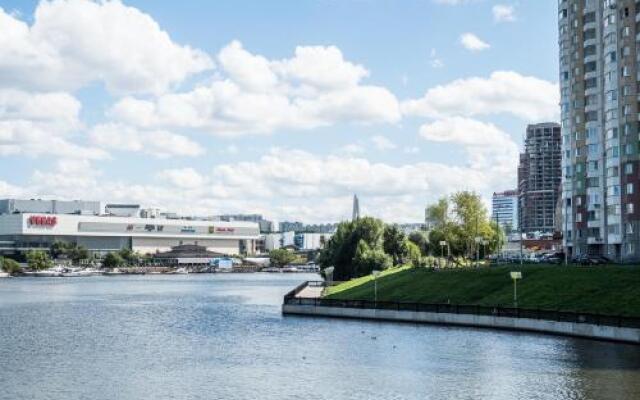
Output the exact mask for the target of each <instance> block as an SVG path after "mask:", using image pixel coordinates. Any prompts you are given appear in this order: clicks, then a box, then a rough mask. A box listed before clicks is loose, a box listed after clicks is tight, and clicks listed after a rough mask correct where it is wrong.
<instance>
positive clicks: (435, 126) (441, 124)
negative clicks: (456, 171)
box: [420, 117, 519, 184]
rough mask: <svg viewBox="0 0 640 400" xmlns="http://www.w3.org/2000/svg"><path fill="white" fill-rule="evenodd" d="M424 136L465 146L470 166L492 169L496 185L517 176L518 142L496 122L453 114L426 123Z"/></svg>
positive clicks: (434, 140) (423, 131) (430, 139)
mask: <svg viewBox="0 0 640 400" xmlns="http://www.w3.org/2000/svg"><path fill="white" fill-rule="evenodd" d="M420 136H422V137H423V138H424V139H426V140H429V141H432V142H441V143H453V144H456V145H459V146H462V147H463V148H464V149H465V151H466V152H467V157H468V162H469V167H470V168H474V169H478V170H485V169H487V170H491V171H492V172H491V173H490V176H491V180H492V181H494V182H495V183H496V184H499V183H500V182H504V180H505V179H506V178H508V177H514V176H515V173H516V168H517V165H518V154H519V152H518V145H517V144H516V143H515V142H514V141H513V140H512V139H511V137H510V136H509V135H508V134H507V133H505V132H503V131H502V130H500V129H499V128H498V127H497V126H495V125H493V124H490V123H484V122H481V121H477V120H474V119H469V118H462V117H452V118H447V119H443V120H438V121H435V122H431V123H427V124H424V125H422V126H421V127H420Z"/></svg>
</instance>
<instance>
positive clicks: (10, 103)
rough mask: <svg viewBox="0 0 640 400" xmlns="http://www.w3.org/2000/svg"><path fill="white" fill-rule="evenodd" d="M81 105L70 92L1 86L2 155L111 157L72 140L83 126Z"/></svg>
mask: <svg viewBox="0 0 640 400" xmlns="http://www.w3.org/2000/svg"><path fill="white" fill-rule="evenodd" d="M80 108H81V105H80V102H79V101H78V100H77V99H76V98H74V97H73V96H71V95H69V94H67V93H62V92H50V93H28V92H25V91H21V90H13V89H0V155H5V156H6V155H27V156H32V157H35V156H39V155H53V156H63V157H72V158H93V159H97V158H107V157H108V154H107V153H106V152H105V151H103V150H100V149H96V148H90V147H83V146H80V145H77V144H74V143H72V142H71V141H70V140H71V139H72V138H73V137H74V134H75V133H76V132H77V131H78V130H80V129H82V124H81V123H80V120H79V113H80Z"/></svg>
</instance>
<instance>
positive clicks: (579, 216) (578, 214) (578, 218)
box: [576, 212, 582, 222]
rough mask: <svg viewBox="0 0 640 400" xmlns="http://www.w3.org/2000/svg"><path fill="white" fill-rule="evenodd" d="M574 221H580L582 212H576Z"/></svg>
mask: <svg viewBox="0 0 640 400" xmlns="http://www.w3.org/2000/svg"><path fill="white" fill-rule="evenodd" d="M576 222H582V213H579V212H578V213H576Z"/></svg>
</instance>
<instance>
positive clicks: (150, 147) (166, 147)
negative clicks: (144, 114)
mask: <svg viewBox="0 0 640 400" xmlns="http://www.w3.org/2000/svg"><path fill="white" fill-rule="evenodd" d="M89 136H90V138H91V141H92V142H93V143H94V144H95V145H96V146H99V147H101V148H105V149H112V150H115V151H118V150H119V151H133V152H140V153H146V154H150V155H153V156H156V157H159V158H167V157H170V156H192V157H193V156H199V155H201V154H203V153H204V148H203V147H202V146H200V145H199V144H198V143H196V142H194V141H193V140H191V139H189V138H188V137H186V136H183V135H178V134H175V133H171V132H168V131H165V130H139V129H137V128H134V127H131V126H126V125H122V124H114V123H107V124H100V125H96V126H94V127H93V128H92V129H91V132H90V133H89Z"/></svg>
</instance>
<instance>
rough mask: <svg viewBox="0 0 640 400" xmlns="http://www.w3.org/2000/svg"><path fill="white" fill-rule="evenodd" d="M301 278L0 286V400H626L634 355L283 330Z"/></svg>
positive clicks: (521, 343) (354, 327)
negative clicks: (286, 302) (290, 294)
mask: <svg viewBox="0 0 640 400" xmlns="http://www.w3.org/2000/svg"><path fill="white" fill-rule="evenodd" d="M314 278H316V277H315V276H313V275H302V274H217V275H210V274H206V275H173V276H119V277H90V278H39V279H38V278H13V279H0V399H2V400H4V399H8V400H9V399H10V400H22V399H30V400H32V399H38V400H39V399H64V400H71V399H88V400H100V399H136V400H138V399H154V400H155V399H229V400H233V399H279V400H281V399H305V400H306V399H330V400H336V399H505V400H506V399H509V400H511V399H554V400H565V399H640V346H632V345H621V344H613V343H605V342H597V341H590V340H581V339H572V338H564V337H554V336H545V335H537V334H528V333H513V332H500V331H492V330H481V329H468V328H454V327H441V326H426V325H412V324H394V323H380V322H367V321H353V320H336V319H313V318H310V317H290V316H287V317H283V316H282V315H281V313H280V304H281V301H282V296H283V295H284V293H286V292H287V291H288V290H290V289H291V288H293V287H294V286H296V285H297V284H298V283H300V282H301V281H303V280H307V279H314Z"/></svg>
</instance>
